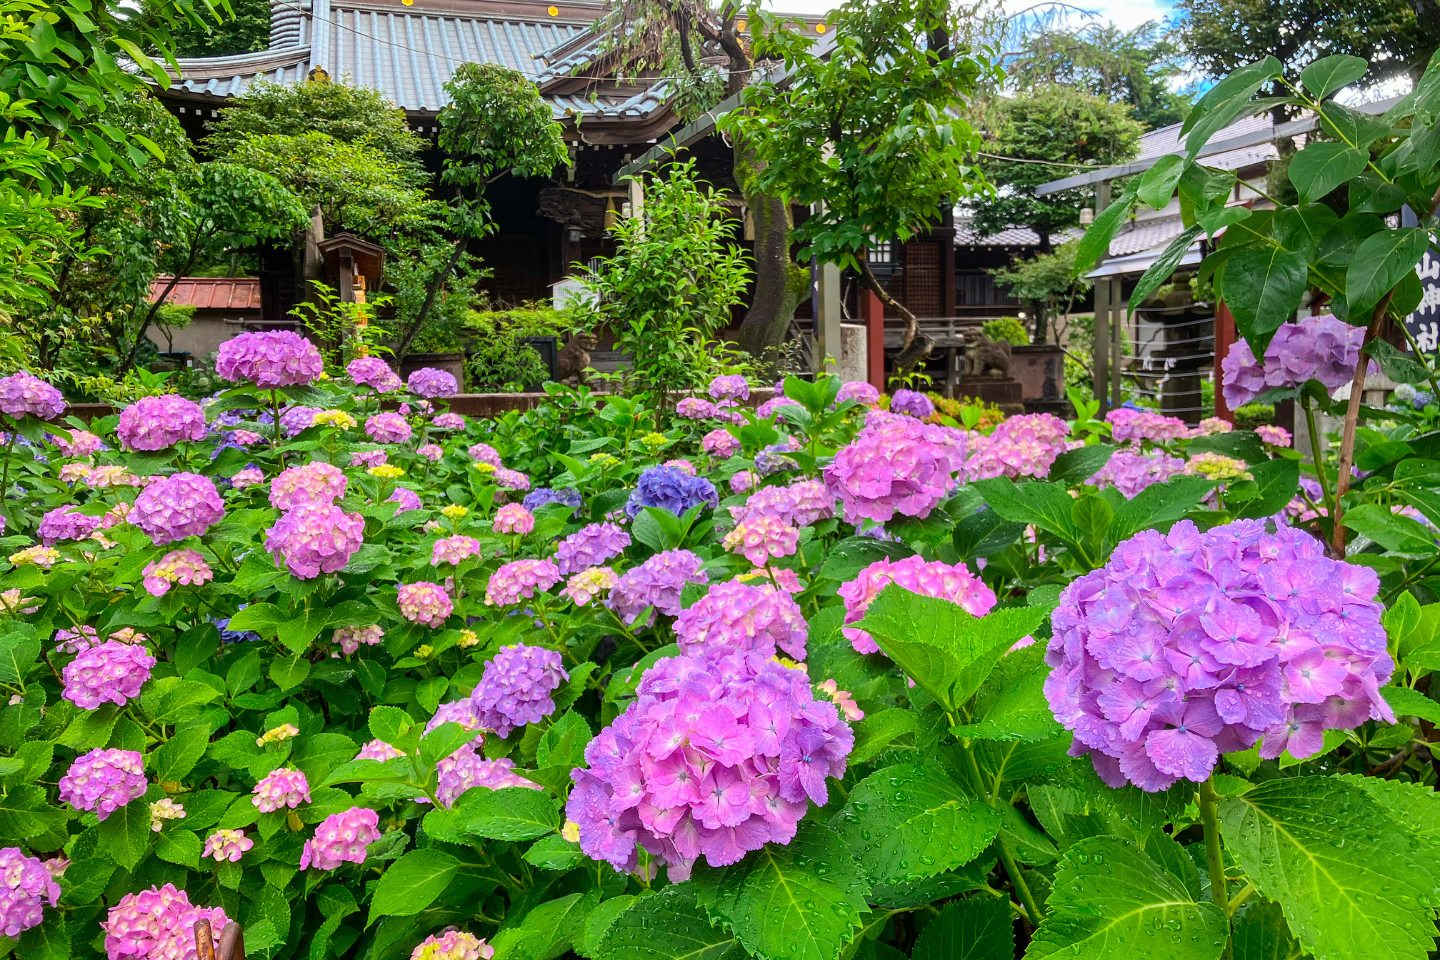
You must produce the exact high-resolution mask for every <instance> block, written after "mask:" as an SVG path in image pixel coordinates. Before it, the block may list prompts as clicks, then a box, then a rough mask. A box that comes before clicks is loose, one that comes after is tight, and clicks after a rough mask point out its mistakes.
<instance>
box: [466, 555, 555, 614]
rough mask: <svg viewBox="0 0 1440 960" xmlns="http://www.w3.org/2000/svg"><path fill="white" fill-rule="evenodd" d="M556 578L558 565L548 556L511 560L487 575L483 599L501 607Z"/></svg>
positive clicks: (532, 593)
mask: <svg viewBox="0 0 1440 960" xmlns="http://www.w3.org/2000/svg"><path fill="white" fill-rule="evenodd" d="M559 582H560V568H559V567H557V566H555V564H554V563H552V562H550V561H549V560H532V559H525V560H512V561H511V562H509V563H507V564H504V565H502V566H501V567H499V568H498V569H497V570H496V571H495V572H494V573H492V574H491V575H490V581H489V583H487V584H486V585H485V603H486V604H487V605H489V606H492V607H505V606H510V605H511V604H516V603H519V602H520V601H522V600H529V599H530V598H531V597H533V596H535V594H537V593H543V592H544V591H546V590H549V589H550V588H551V587H553V586H555V584H557V583H559Z"/></svg>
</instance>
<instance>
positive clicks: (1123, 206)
mask: <svg viewBox="0 0 1440 960" xmlns="http://www.w3.org/2000/svg"><path fill="white" fill-rule="evenodd" d="M1138 188H1139V185H1138V181H1136V182H1132V183H1131V184H1130V185H1129V186H1127V187H1126V188H1125V190H1124V192H1122V193H1121V194H1120V196H1119V197H1117V198H1116V199H1115V200H1114V201H1113V202H1111V204H1110V205H1109V206H1107V207H1106V208H1105V209H1104V210H1102V211H1100V214H1099V216H1097V217H1096V218H1095V222H1094V223H1092V224H1090V228H1089V229H1088V230H1086V231H1085V235H1084V236H1083V237H1081V238H1080V245H1079V247H1078V248H1077V249H1076V251H1075V272H1076V275H1077V276H1083V275H1084V274H1086V273H1089V272H1090V269H1091V268H1092V267H1094V266H1095V264H1097V263H1099V262H1100V260H1101V259H1102V258H1103V257H1105V256H1106V255H1107V254H1108V253H1109V252H1110V241H1111V240H1114V239H1115V234H1116V233H1117V232H1119V230H1120V224H1122V223H1124V222H1125V221H1126V219H1128V218H1129V216H1130V212H1131V211H1132V210H1133V209H1134V208H1135V195H1136V191H1137V190H1138Z"/></svg>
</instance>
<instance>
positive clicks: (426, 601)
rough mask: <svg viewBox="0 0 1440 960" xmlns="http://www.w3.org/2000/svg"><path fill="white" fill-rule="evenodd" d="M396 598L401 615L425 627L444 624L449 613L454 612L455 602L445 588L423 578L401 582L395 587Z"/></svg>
mask: <svg viewBox="0 0 1440 960" xmlns="http://www.w3.org/2000/svg"><path fill="white" fill-rule="evenodd" d="M396 599H397V600H398V601H399V604H400V615H401V616H402V617H404V618H405V619H406V620H409V621H410V622H411V623H418V624H421V625H423V626H427V627H441V626H444V625H445V621H446V620H447V619H449V617H450V614H452V613H454V612H455V604H454V602H453V601H451V599H450V594H448V593H447V592H445V588H444V587H442V586H441V585H440V584H438V583H430V582H429V581H425V580H421V581H419V582H417V583H402V584H401V585H400V586H399V587H398V588H396Z"/></svg>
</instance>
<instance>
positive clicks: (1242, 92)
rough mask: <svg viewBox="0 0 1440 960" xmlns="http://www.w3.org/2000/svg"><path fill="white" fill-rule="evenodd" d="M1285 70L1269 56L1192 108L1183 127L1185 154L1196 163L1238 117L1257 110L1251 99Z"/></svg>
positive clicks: (1224, 82) (1209, 92) (1228, 79)
mask: <svg viewBox="0 0 1440 960" xmlns="http://www.w3.org/2000/svg"><path fill="white" fill-rule="evenodd" d="M1282 70H1283V67H1282V65H1281V63H1280V61H1279V60H1277V59H1275V58H1274V57H1266V58H1265V59H1264V60H1261V61H1259V62H1257V63H1252V64H1249V65H1247V66H1244V67H1241V68H1240V69H1238V70H1235V71H1233V72H1231V74H1230V75H1229V76H1228V77H1226V78H1225V79H1224V80H1221V81H1220V82H1219V83H1217V84H1215V86H1213V87H1211V88H1210V89H1209V90H1207V91H1205V95H1204V96H1203V97H1201V98H1200V99H1199V100H1198V101H1196V103H1195V106H1194V107H1192V108H1191V110H1190V114H1189V116H1187V117H1186V118H1185V123H1184V124H1183V125H1182V126H1181V127H1180V134H1181V136H1183V137H1185V154H1186V156H1187V157H1188V158H1189V159H1191V160H1193V159H1195V156H1196V155H1197V154H1198V153H1199V152H1200V151H1201V150H1202V149H1203V148H1204V146H1205V144H1206V143H1207V142H1208V141H1209V140H1210V138H1211V137H1213V136H1214V135H1215V134H1216V133H1218V132H1219V131H1221V130H1223V129H1225V128H1226V127H1228V126H1229V125H1230V123H1231V121H1233V120H1234V119H1235V118H1236V117H1239V116H1240V115H1241V114H1243V113H1245V112H1246V111H1247V110H1250V109H1253V107H1252V105H1251V103H1252V101H1251V99H1250V98H1251V97H1253V96H1255V92H1256V91H1257V90H1259V89H1260V88H1261V87H1263V86H1264V85H1265V84H1267V83H1269V82H1270V81H1271V80H1273V79H1274V78H1276V77H1278V76H1280V75H1281V72H1282Z"/></svg>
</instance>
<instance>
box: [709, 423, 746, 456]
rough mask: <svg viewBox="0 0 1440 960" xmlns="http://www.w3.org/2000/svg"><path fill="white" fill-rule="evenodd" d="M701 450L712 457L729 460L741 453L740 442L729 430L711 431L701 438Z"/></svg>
mask: <svg viewBox="0 0 1440 960" xmlns="http://www.w3.org/2000/svg"><path fill="white" fill-rule="evenodd" d="M700 449H701V450H703V451H704V452H706V453H708V454H710V456H712V457H715V458H717V459H720V460H727V459H729V458H730V457H733V456H735V454H737V453H739V452H740V441H739V440H737V439H735V436H734V435H733V434H732V433H731V432H730V431H729V430H725V429H717V430H711V431H710V432H709V433H707V434H705V436H703V437H701V438H700Z"/></svg>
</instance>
